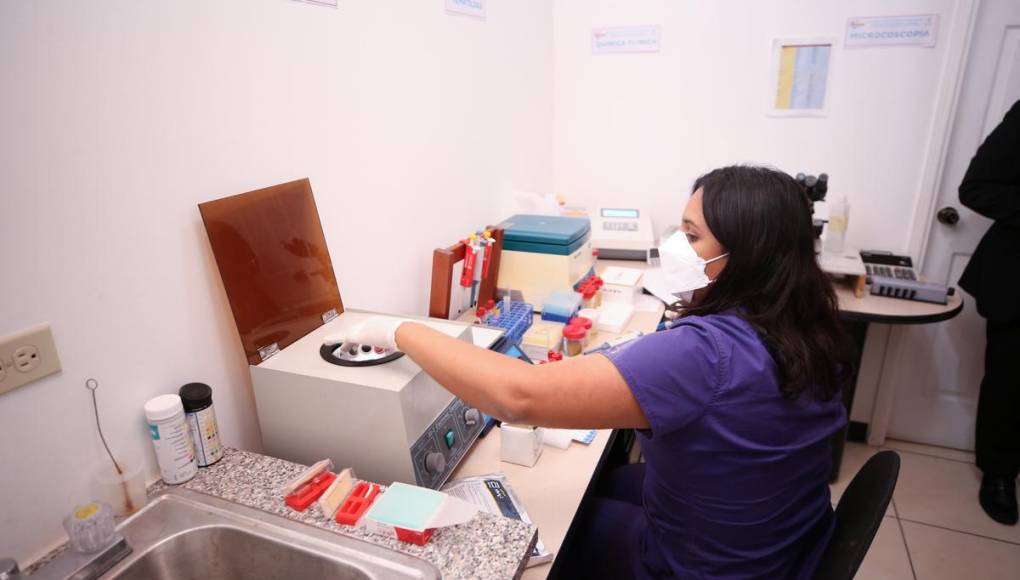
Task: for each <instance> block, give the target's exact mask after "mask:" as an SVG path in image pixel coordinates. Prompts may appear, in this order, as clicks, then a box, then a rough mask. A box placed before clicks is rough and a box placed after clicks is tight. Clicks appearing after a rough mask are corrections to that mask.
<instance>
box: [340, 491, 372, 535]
mask: <svg viewBox="0 0 1020 580" xmlns="http://www.w3.org/2000/svg"><path fill="white" fill-rule="evenodd" d="M377 495H379V486H378V485H376V484H374V483H365V482H364V481H361V482H358V485H356V486H354V491H352V492H351V495H349V496H347V499H345V500H344V505H342V506H340V509H339V510H337V512H336V523H338V524H344V525H348V526H353V525H354V524H356V523H358V520H360V519H361V516H363V515H365V512H367V511H368V508H370V507H372V503H373V502H374V501H375V496H377Z"/></svg>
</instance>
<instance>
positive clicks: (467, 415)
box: [464, 409, 482, 427]
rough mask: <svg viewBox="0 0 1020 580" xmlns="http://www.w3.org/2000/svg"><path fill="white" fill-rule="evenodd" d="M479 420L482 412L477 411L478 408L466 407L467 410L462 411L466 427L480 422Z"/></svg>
mask: <svg viewBox="0 0 1020 580" xmlns="http://www.w3.org/2000/svg"><path fill="white" fill-rule="evenodd" d="M481 421H482V414H481V413H480V412H479V411H478V409H468V410H467V411H464V424H465V425H467V426H468V427H474V426H475V425H477V424H479V423H481Z"/></svg>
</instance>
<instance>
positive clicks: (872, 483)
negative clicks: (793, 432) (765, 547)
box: [815, 451, 900, 580]
mask: <svg viewBox="0 0 1020 580" xmlns="http://www.w3.org/2000/svg"><path fill="white" fill-rule="evenodd" d="M899 474H900V456H899V455H897V454H896V452H895V451H879V452H878V453H876V454H874V455H872V456H871V459H868V462H867V463H865V464H864V467H862V468H861V470H860V471H858V472H857V475H855V476H854V478H853V481H851V482H850V485H849V486H848V487H847V488H846V491H845V492H843V497H841V498H839V503H838V504H837V505H836V529H835V531H834V532H833V533H832V539H831V540H829V545H828V546H827V547H826V548H825V553H824V554H823V555H822V559H821V562H819V564H818V568H817V570H816V571H815V580H849V579H850V578H853V577H854V575H855V574H857V569H858V568H859V567H860V565H861V562H862V561H863V560H864V556H865V554H867V553H868V548H869V547H871V541H872V540H873V539H874V538H875V533H876V532H878V527H879V526H880V525H881V524H882V518H883V517H885V510H886V508H888V507H889V500H891V499H892V494H893V490H894V489H895V488H896V479H897V478H898V477H899Z"/></svg>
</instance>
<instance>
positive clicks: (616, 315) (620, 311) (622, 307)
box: [597, 302, 634, 333]
mask: <svg viewBox="0 0 1020 580" xmlns="http://www.w3.org/2000/svg"><path fill="white" fill-rule="evenodd" d="M632 316H634V305H632V304H627V303H625V302H609V303H604V304H602V308H599V321H598V327H597V328H598V329H599V330H605V331H606V332H616V333H620V332H623V329H624V328H627V323H628V322H630V318H631V317H632Z"/></svg>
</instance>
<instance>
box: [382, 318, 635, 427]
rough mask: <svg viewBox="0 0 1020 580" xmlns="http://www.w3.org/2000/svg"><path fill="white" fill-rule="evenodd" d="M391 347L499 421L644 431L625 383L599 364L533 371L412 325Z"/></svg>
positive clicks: (599, 359) (581, 360) (568, 363)
mask: <svg viewBox="0 0 1020 580" xmlns="http://www.w3.org/2000/svg"><path fill="white" fill-rule="evenodd" d="M396 339H397V345H398V347H399V348H400V350H402V351H404V352H405V353H407V355H408V356H410V357H411V358H412V359H413V360H414V361H415V362H416V363H418V364H419V365H420V366H421V367H422V368H423V369H424V370H425V372H427V373H428V374H429V375H431V376H432V377H433V378H434V379H436V381H438V382H439V384H441V385H443V387H445V388H446V389H447V390H449V391H450V392H452V393H453V394H454V395H456V396H457V397H459V398H461V399H463V400H465V401H467V402H468V403H469V404H471V405H473V406H475V407H477V408H479V409H481V410H482V412H484V413H487V414H489V415H492V416H494V417H496V418H497V419H501V420H503V421H507V422H513V423H524V424H529V425H540V426H544V427H565V428H629V427H633V428H647V427H648V419H647V418H645V415H644V412H643V411H642V410H641V407H640V406H638V403H637V400H636V399H635V398H634V395H633V393H631V390H630V388H629V387H628V386H627V383H626V382H625V381H624V380H623V377H622V376H620V372H619V371H618V370H617V369H616V366H614V365H613V363H611V362H609V359H607V358H606V357H604V356H599V355H595V356H582V357H575V358H570V359H566V360H564V361H561V362H557V363H554V364H546V365H538V366H533V365H529V364H527V363H524V362H522V361H520V360H517V359H514V358H510V357H508V356H505V355H502V354H499V353H496V352H492V351H490V350H486V349H483V348H479V347H477V346H474V345H472V344H468V343H466V342H464V341H462V340H458V339H456V338H452V337H450V336H447V335H445V334H443V333H441V332H438V331H436V330H433V329H431V328H429V327H427V326H425V325H422V324H417V323H414V322H405V323H404V324H402V325H400V327H399V328H398V329H397V332H396Z"/></svg>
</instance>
